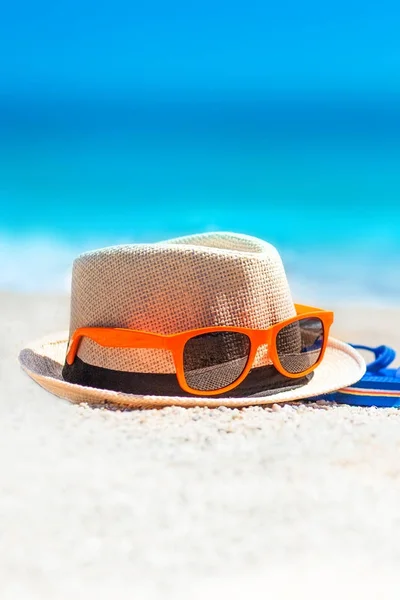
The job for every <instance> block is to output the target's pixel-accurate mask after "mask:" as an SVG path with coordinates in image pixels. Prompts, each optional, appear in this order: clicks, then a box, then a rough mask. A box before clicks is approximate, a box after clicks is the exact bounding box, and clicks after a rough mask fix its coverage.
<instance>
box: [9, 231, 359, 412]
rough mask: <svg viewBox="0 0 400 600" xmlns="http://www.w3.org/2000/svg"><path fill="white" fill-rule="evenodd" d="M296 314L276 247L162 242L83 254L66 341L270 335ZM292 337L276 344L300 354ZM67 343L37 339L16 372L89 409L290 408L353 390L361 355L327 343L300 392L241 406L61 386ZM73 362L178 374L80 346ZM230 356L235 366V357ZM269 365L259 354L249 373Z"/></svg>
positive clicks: (130, 353) (198, 239)
mask: <svg viewBox="0 0 400 600" xmlns="http://www.w3.org/2000/svg"><path fill="white" fill-rule="evenodd" d="M294 315H295V308H294V304H293V300H292V297H291V294H290V290H289V286H288V282H287V279H286V275H285V271H284V268H283V265H282V262H281V259H280V257H279V254H278V253H277V251H276V249H275V248H274V247H273V246H271V245H270V244H268V243H266V242H263V241H262V240H258V239H257V238H252V237H249V236H245V235H237V234H227V233H210V234H202V235H194V236H189V237H185V238H178V239H176V240H170V241H168V242H161V243H158V244H145V245H144V244H141V245H127V246H117V247H112V248H105V249H102V250H97V251H94V252H88V253H85V254H83V255H81V256H80V257H78V258H77V259H76V261H75V263H74V267H73V277H72V297H71V320H70V331H69V335H71V333H72V332H73V331H75V330H76V329H77V328H79V327H96V326H97V327H126V328H131V329H138V330H142V331H148V332H155V333H162V334H171V333H178V332H181V331H186V330H190V329H197V328H201V327H208V326H238V327H240V326H241V327H248V328H250V329H266V328H268V327H270V326H271V325H273V324H275V323H279V322H281V321H284V320H285V319H288V318H290V317H292V316H294ZM294 333H295V335H294V336H292V335H291V336H289V337H286V338H285V339H284V340H283V342H282V343H284V344H290V346H288V347H287V350H288V351H289V349H290V348H292V350H293V351H295V354H297V356H298V349H299V348H300V347H301V346H300V345H299V344H300V342H301V340H300V338H299V337H298V333H299V332H298V328H297V329H296V328H294ZM296 336H297V337H296ZM67 345H68V333H66V332H64V333H61V334H58V335H57V334H54V335H52V336H50V337H49V338H46V339H43V340H39V342H37V343H34V344H32V345H30V346H29V347H27V348H25V349H24V350H23V351H22V352H21V354H20V362H21V366H22V367H23V369H25V371H26V372H27V373H28V374H29V375H30V376H31V377H32V378H33V379H34V380H35V381H36V382H37V383H39V384H40V385H41V386H43V387H44V388H46V389H47V390H49V391H50V392H53V393H54V394H55V395H57V396H60V397H62V398H66V399H68V400H70V401H72V402H87V403H88V404H92V405H101V404H103V405H115V406H118V407H123V406H127V407H132V408H142V407H162V406H168V405H180V406H195V405H201V406H220V405H221V404H224V405H226V406H237V407H239V406H250V405H252V404H271V403H274V402H280V401H282V402H284V401H286V402H289V401H293V400H297V399H301V398H308V397H312V396H316V395H319V394H323V393H327V392H330V391H333V390H336V389H338V388H341V387H346V386H349V385H351V384H352V383H354V382H355V381H358V380H359V379H360V378H361V377H362V375H363V373H364V371H365V363H364V361H363V359H362V357H361V356H360V355H359V354H358V353H357V352H356V351H355V350H354V349H353V348H351V347H350V346H348V345H347V344H343V343H342V342H338V341H336V340H334V339H331V340H330V342H329V347H328V349H327V351H326V355H325V358H324V360H323V362H322V364H321V365H320V366H319V367H318V368H317V369H316V370H315V372H314V377H313V378H312V379H311V380H310V381H309V382H308V383H307V384H305V385H304V386H302V387H297V388H296V389H292V390H287V391H284V392H282V391H277V392H276V393H271V392H270V391H269V392H268V393H267V392H265V395H263V394H264V392H262V393H259V394H256V395H253V396H249V397H245V398H237V397H236V398H233V397H232V398H229V397H224V398H223V399H221V398H218V397H212V396H211V397H201V396H194V397H180V396H176V397H175V396H143V395H135V394H126V393H122V392H114V391H110V390H103V389H97V388H93V387H85V386H81V385H77V384H73V383H69V382H66V381H64V380H63V378H62V368H63V365H64V361H65V355H66V350H67ZM296 349H297V350H296ZM78 356H79V358H81V359H82V360H83V361H84V362H85V363H88V364H91V365H94V366H98V367H103V368H108V369H113V370H116V371H127V372H136V373H138V372H139V373H140V372H142V373H173V372H174V371H175V368H174V363H173V360H172V356H171V355H170V353H169V352H168V351H164V350H156V349H154V350H153V349H117V348H112V349H111V348H104V347H102V346H99V345H97V344H96V343H95V342H93V341H91V340H88V339H86V338H85V339H83V341H82V343H81V344H80V347H79V352H78ZM194 358H195V357H194ZM233 358H235V360H237V359H240V354H239V355H235V356H234V357H233ZM195 362H196V361H195ZM268 363H269V361H268V358H267V352H266V347H265V346H264V347H261V348H260V349H259V350H258V352H257V356H256V359H255V362H254V364H253V366H254V367H256V366H262V365H265V364H268ZM195 366H196V365H195ZM233 367H235V368H236V365H235V364H234V363H233V365H232V368H233ZM211 375H212V376H213V374H212V373H211ZM211 375H210V376H211ZM202 389H204V388H202Z"/></svg>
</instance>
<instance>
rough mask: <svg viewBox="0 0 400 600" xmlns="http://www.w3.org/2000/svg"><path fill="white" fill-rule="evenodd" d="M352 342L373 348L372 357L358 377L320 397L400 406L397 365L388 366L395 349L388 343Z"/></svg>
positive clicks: (385, 405)
mask: <svg viewBox="0 0 400 600" xmlns="http://www.w3.org/2000/svg"><path fill="white" fill-rule="evenodd" d="M352 346H353V348H356V349H357V350H367V351H370V352H373V354H374V355H375V360H374V361H373V362H371V363H370V364H369V365H367V371H366V373H365V375H364V377H363V378H362V379H360V381H358V382H357V383H354V384H353V385H352V386H350V387H348V388H344V389H341V390H338V391H337V392H333V393H332V394H327V395H326V396H323V399H324V400H332V401H333V402H340V403H342V404H352V405H354V406H379V407H382V408H385V407H386V408H393V407H400V368H398V369H393V368H392V369H388V368H387V367H388V366H389V365H390V364H391V363H392V362H393V360H394V359H395V357H396V352H395V351H394V350H393V349H392V348H389V346H378V347H377V348H369V347H368V346H358V345H355V344H352Z"/></svg>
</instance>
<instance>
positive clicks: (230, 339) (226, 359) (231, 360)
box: [183, 331, 250, 392]
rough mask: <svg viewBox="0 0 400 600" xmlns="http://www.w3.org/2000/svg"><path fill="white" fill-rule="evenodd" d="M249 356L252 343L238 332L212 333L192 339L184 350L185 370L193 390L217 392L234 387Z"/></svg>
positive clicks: (187, 381)
mask: <svg viewBox="0 0 400 600" xmlns="http://www.w3.org/2000/svg"><path fill="white" fill-rule="evenodd" d="M249 354H250V339H249V338H248V337H247V335H245V334H243V333H237V332H235V331H213V332H212V333H203V334H202V335H197V336H196V337H192V338H190V340H188V341H187V342H186V344H185V347H184V350H183V370H184V373H185V379H186V383H187V385H188V386H189V387H190V388H192V390H197V391H203V392H206V391H216V390H220V389H222V388H224V387H226V386H228V385H231V384H232V383H234V382H235V381H236V380H237V379H238V378H239V377H240V376H241V374H242V373H243V371H244V369H245V367H246V364H247V361H248V358H249Z"/></svg>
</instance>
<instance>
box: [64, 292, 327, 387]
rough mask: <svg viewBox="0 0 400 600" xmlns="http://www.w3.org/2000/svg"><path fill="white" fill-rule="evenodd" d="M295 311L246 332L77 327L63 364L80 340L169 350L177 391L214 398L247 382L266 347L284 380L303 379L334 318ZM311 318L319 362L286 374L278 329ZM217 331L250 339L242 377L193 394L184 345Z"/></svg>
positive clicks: (321, 312) (317, 310) (312, 310)
mask: <svg viewBox="0 0 400 600" xmlns="http://www.w3.org/2000/svg"><path fill="white" fill-rule="evenodd" d="M295 308H296V313H297V314H296V316H294V317H291V318H290V319H287V320H286V321H282V322H280V323H276V324H275V325H272V326H271V327H268V329H248V328H246V327H202V328H201V329H192V330H190V331H183V332H181V333H173V334H170V335H164V334H161V333H148V332H145V331H136V330H134V329H125V328H119V327H80V328H79V329H77V330H76V331H74V333H73V334H72V336H71V338H70V341H69V345H68V351H67V357H66V361H67V363H68V364H69V365H72V364H73V362H74V360H75V357H76V354H77V352H78V349H79V344H80V342H81V340H82V338H83V337H87V338H89V339H91V340H93V341H94V342H96V344H99V345H100V346H105V347H109V348H156V349H162V350H169V351H170V352H171V353H172V356H173V360H174V363H175V370H176V376H177V379H178V383H179V385H180V387H181V388H182V389H183V390H184V391H185V392H188V393H189V394H194V395H196V396H215V395H218V394H223V393H225V392H229V391H230V390H232V389H234V388H235V387H237V386H238V385H240V383H241V382H242V381H243V380H244V379H246V377H247V375H248V374H249V371H250V369H251V367H252V364H253V362H254V359H255V356H256V353H257V350H258V348H259V347H260V346H262V345H264V344H266V345H267V346H268V357H269V358H270V360H271V362H272V363H273V365H274V367H275V368H276V369H277V370H278V371H279V372H280V373H281V374H282V375H284V376H285V377H289V378H291V379H298V378H300V377H305V376H306V375H308V374H309V373H311V372H312V371H314V369H316V368H317V367H318V365H319V364H320V363H321V361H322V360H323V358H324V354H325V350H326V347H327V343H328V335H329V329H330V327H331V325H332V323H333V318H334V315H333V312H332V311H326V310H323V309H321V308H314V307H312V306H305V305H303V304H295ZM313 317H314V318H317V319H319V320H320V321H321V323H322V327H323V345H322V348H321V352H320V355H319V357H318V360H317V361H316V363H315V364H314V365H312V366H311V367H310V368H308V369H306V370H305V371H301V372H300V373H289V371H287V370H286V369H285V368H284V367H283V366H282V364H281V362H280V359H279V355H278V350H277V347H276V338H277V335H278V333H279V332H280V331H281V329H283V328H284V327H286V326H287V325H290V324H291V323H295V322H296V321H300V320H302V319H307V318H313ZM218 331H228V332H229V331H232V332H236V333H242V334H244V335H246V336H247V337H248V338H249V341H250V351H249V356H248V359H247V362H246V366H245V367H244V369H243V371H242V373H241V375H240V376H239V377H238V378H237V379H236V380H235V381H234V382H233V383H231V384H229V385H227V386H225V387H223V388H219V389H218V390H206V391H203V390H195V389H193V388H191V387H190V386H189V385H188V384H187V382H186V378H185V372H184V363H183V353H184V348H185V344H186V342H187V341H188V340H190V339H191V338H193V337H197V336H199V335H202V334H205V333H214V332H218Z"/></svg>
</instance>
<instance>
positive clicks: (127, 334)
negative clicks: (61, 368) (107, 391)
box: [66, 327, 169, 365]
mask: <svg viewBox="0 0 400 600" xmlns="http://www.w3.org/2000/svg"><path fill="white" fill-rule="evenodd" d="M83 337H87V338H89V339H91V340H93V341H94V342H96V344H99V345H100V346H105V347H108V348H159V349H167V348H168V337H169V336H166V335H161V334H156V333H147V332H142V331H133V330H130V329H103V328H90V327H88V328H82V329H77V330H76V331H75V332H74V334H73V335H72V337H71V340H70V343H69V348H68V352H67V358H66V360H67V363H68V364H69V365H72V364H73V362H74V360H75V357H76V354H77V352H78V349H79V344H80V343H81V340H82V338H83Z"/></svg>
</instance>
